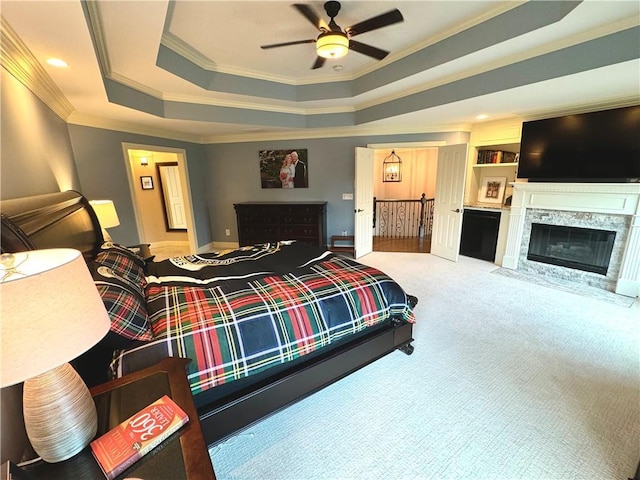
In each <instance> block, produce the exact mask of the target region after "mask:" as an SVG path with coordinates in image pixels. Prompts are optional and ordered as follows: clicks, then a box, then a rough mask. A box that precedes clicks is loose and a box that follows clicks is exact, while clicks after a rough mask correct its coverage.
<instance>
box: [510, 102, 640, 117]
mask: <svg viewBox="0 0 640 480" xmlns="http://www.w3.org/2000/svg"><path fill="white" fill-rule="evenodd" d="M635 105H640V96H633V97H620V98H614V99H609V100H606V101H603V102H599V103H593V102H590V103H581V104H576V105H572V106H571V107H567V108H562V109H557V110H551V111H550V110H545V111H538V112H530V113H529V114H527V115H525V116H523V118H522V121H523V122H530V121H533V120H544V119H545V118H553V117H563V116H565V115H578V114H580V113H590V112H598V111H600V110H611V109H613V108H624V107H633V106H635Z"/></svg>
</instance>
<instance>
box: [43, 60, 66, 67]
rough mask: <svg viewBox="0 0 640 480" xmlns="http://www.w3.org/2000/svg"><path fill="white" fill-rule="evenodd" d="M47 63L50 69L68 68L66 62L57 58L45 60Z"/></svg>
mask: <svg viewBox="0 0 640 480" xmlns="http://www.w3.org/2000/svg"><path fill="white" fill-rule="evenodd" d="M47 63H48V64H49V65H51V66H52V67H58V68H66V67H68V66H69V65H67V62H65V61H64V60H61V59H59V58H50V59H48V60H47Z"/></svg>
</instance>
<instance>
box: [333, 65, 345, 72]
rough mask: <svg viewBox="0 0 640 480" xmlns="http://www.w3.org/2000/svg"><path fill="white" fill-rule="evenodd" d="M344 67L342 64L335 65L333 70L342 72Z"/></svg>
mask: <svg viewBox="0 0 640 480" xmlns="http://www.w3.org/2000/svg"><path fill="white" fill-rule="evenodd" d="M343 68H344V67H343V66H342V65H334V66H333V71H334V72H341V71H342V69H343Z"/></svg>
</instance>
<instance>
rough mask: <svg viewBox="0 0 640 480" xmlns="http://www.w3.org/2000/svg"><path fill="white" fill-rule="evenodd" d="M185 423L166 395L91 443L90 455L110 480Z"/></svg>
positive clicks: (186, 420) (180, 411) (176, 406)
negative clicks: (91, 454)
mask: <svg viewBox="0 0 640 480" xmlns="http://www.w3.org/2000/svg"><path fill="white" fill-rule="evenodd" d="M188 421H189V417H188V416H187V414H186V413H185V412H184V411H183V410H182V409H181V408H180V407H179V406H178V405H177V404H176V403H175V402H174V401H173V400H171V398H169V397H168V396H167V395H165V396H163V397H162V398H160V399H158V400H156V401H155V402H153V403H152V404H151V405H148V406H146V407H145V408H143V409H142V410H140V411H139V412H138V413H136V414H135V415H133V416H131V417H129V418H128V419H127V420H125V421H124V422H122V423H121V424H120V425H118V426H117V427H115V428H112V429H111V430H109V431H108V432H107V433H105V434H104V435H102V436H101V437H99V438H97V439H96V440H94V441H93V442H91V451H92V453H93V456H94V457H95V458H96V460H97V461H98V464H100V467H101V468H102V471H103V472H104V474H105V475H106V477H107V478H108V479H109V480H111V479H113V478H115V477H117V476H118V475H119V474H120V473H122V472H124V471H125V470H126V469H127V468H129V467H130V466H131V465H133V464H134V463H135V462H137V461H138V460H140V459H141V458H142V457H143V456H145V455H146V454H147V453H149V452H150V451H151V450H153V449H154V448H155V447H156V446H158V445H159V444H160V443H162V441H163V440H164V439H166V438H167V437H168V436H169V435H171V434H172V433H174V432H175V431H177V430H178V429H179V428H180V427H182V426H183V425H184V424H185V423H187V422H188Z"/></svg>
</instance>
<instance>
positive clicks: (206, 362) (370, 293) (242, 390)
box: [0, 191, 417, 445]
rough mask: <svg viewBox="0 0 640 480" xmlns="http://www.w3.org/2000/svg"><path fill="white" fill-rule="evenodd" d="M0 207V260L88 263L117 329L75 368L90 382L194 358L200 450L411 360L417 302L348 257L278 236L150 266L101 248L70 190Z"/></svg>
mask: <svg viewBox="0 0 640 480" xmlns="http://www.w3.org/2000/svg"><path fill="white" fill-rule="evenodd" d="M0 211H1V213H2V230H1V246H2V252H3V253H6V252H16V251H25V250H30V249H43V248H59V247H68V248H75V249H78V250H80V251H81V252H82V254H83V256H84V258H85V260H86V261H87V265H88V266H89V270H90V271H91V273H92V275H93V276H94V280H95V281H96V287H97V288H98V290H99V291H100V292H101V294H102V295H103V300H104V302H105V306H106V307H107V310H108V311H109V313H110V315H112V328H111V330H110V331H109V333H108V334H107V336H106V337H105V338H104V339H103V340H102V341H101V342H100V343H99V344H98V345H96V346H95V347H94V348H93V349H91V350H90V351H88V352H87V353H86V354H84V355H82V356H81V357H79V358H78V359H76V360H75V361H74V362H73V365H74V367H75V368H76V369H77V370H78V372H79V373H80V375H81V376H82V377H83V379H84V380H85V382H86V383H87V384H88V385H89V386H92V385H95V384H98V383H101V382H103V381H105V380H107V379H108V378H109V376H110V375H115V376H118V375H122V374H126V373H128V372H132V371H136V370H139V369H141V368H144V367H146V366H149V365H152V364H154V363H156V362H158V361H160V360H161V359H162V358H164V357H166V356H181V357H185V358H191V359H192V360H193V361H192V362H191V364H190V367H189V370H188V371H187V376H188V379H189V382H190V385H191V390H192V393H193V396H194V401H195V403H196V406H197V408H198V414H199V417H200V422H201V425H202V430H203V433H204V436H205V441H206V443H207V445H213V444H216V443H218V442H220V441H222V440H224V439H226V438H228V437H229V436H231V435H233V434H235V433H236V432H238V431H240V430H242V429H244V428H246V427H248V426H250V425H251V424H253V423H255V422H257V421H259V420H260V419H262V418H264V417H266V416H268V415H270V414H272V413H274V412H276V411H279V410H281V409H283V408H285V407H286V406H287V405H290V404H291V403H293V402H295V401H297V400H300V399H302V398H304V397H305V396H308V395H310V394H312V393H313V392H315V391H318V390H319V389H321V388H323V387H325V386H327V385H330V384H331V383H333V382H335V381H337V380H339V379H340V378H342V377H344V376H346V375H348V374H350V373H352V372H354V371H355V370H357V369H359V368H361V367H363V366H365V365H367V364H369V363H371V362H373V361H375V360H377V359H379V358H380V357H382V356H384V355H387V354H389V353H391V352H393V351H395V350H397V349H398V350H401V351H403V352H404V353H406V354H411V353H412V352H413V346H412V345H411V342H412V341H413V338H412V329H413V322H414V317H413V313H412V311H413V308H414V307H415V305H416V303H417V299H416V298H415V297H412V296H411V295H407V294H406V293H405V292H404V291H403V290H402V288H401V287H400V286H399V285H398V284H397V283H396V282H394V281H393V280H392V279H391V278H389V277H388V276H387V275H385V274H384V273H383V272H380V271H379V270H376V269H374V268H371V267H368V266H366V265H363V264H361V263H359V262H357V261H355V260H353V259H351V258H348V257H345V256H341V255H336V254H334V253H332V252H329V251H323V250H320V249H317V248H316V247H312V246H309V245H306V244H303V243H300V242H295V241H290V242H288V241H283V242H277V243H272V244H263V245H253V246H249V247H243V248H241V249H236V250H229V251H222V252H212V253H208V254H198V255H189V256H185V257H174V258H172V259H169V260H163V261H159V262H145V261H144V259H142V258H141V257H139V256H137V255H136V254H135V253H134V252H132V251H131V250H130V249H128V248H126V247H124V246H121V245H117V244H113V243H110V242H105V241H104V238H103V235H102V233H101V229H100V225H99V222H98V220H97V217H96V216H95V213H94V212H93V209H92V208H91V207H90V205H89V203H88V201H87V199H86V198H85V197H83V196H82V195H81V194H79V193H78V192H74V191H68V192H60V193H53V194H46V195H38V196H34V197H25V198H19V199H13V200H4V201H2V202H1V203H0ZM114 292H115V293H114ZM122 292H126V295H125V297H126V298H125V300H123V294H122ZM123 318H124V320H123Z"/></svg>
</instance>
